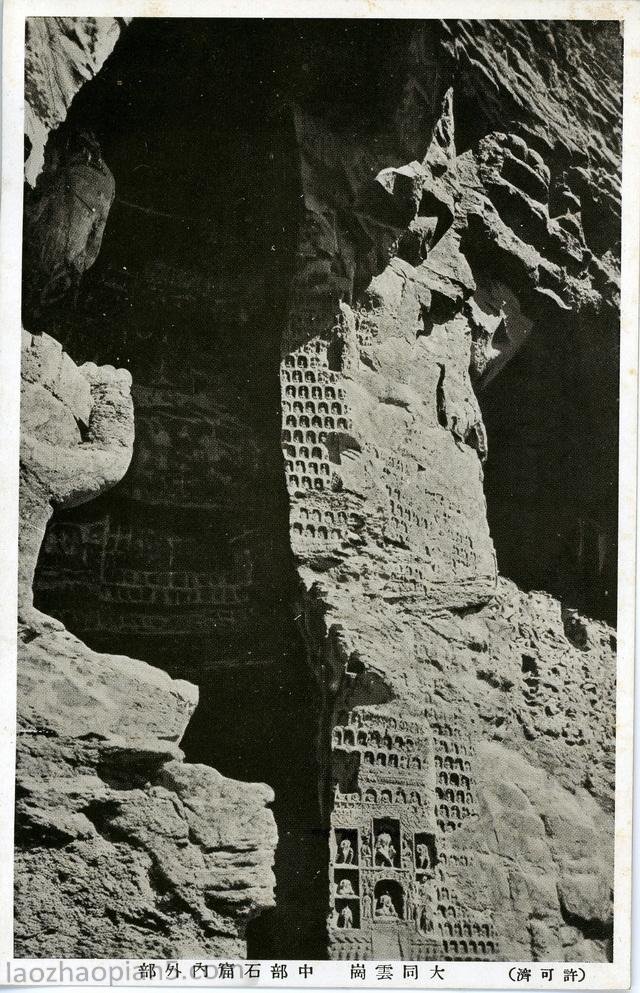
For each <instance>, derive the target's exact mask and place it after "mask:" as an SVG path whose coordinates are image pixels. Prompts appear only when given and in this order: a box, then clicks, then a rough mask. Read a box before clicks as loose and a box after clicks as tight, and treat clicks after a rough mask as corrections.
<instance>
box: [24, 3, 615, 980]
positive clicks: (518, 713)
mask: <svg viewBox="0 0 640 993" xmlns="http://www.w3.org/2000/svg"><path fill="white" fill-rule="evenodd" d="M109 52H111V54H110V55H109ZM107 56H108V57H107ZM105 60H106V61H105ZM26 65H27V80H26V95H27V104H28V113H27V116H26V122H27V131H28V133H27V139H28V140H27V152H28V153H29V158H28V160H27V185H26V186H25V248H24V260H25V261H24V295H23V296H24V325H25V328H26V329H27V331H26V332H25V335H24V350H23V382H24V400H23V422H22V438H23V457H22V529H21V566H20V579H21V657H20V660H19V667H18V679H19V723H20V732H21V733H20V734H19V738H18V773H17V778H18V783H17V791H18V792H17V823H16V831H17V834H16V908H15V914H16V954H17V955H20V956H23V955H38V954H40V955H49V956H58V955H66V956H73V957H81V956H101V955H104V956H118V955H127V956H138V955H152V954H153V955H158V956H177V955H183V956H194V957H200V956H206V955H226V956H244V955H246V954H249V955H251V956H253V957H264V958H268V957H274V956H280V957H288V958H300V957H318V958H324V957H327V956H328V957H331V958H353V959H356V958H357V959H370V958H374V959H387V960H394V959H403V958H404V959H411V960H420V959H428V960H433V959H440V960H442V959H445V960H452V959H469V960H501V959H512V960H527V959H542V960H552V961H558V960H560V961H562V960H571V961H606V960H607V959H608V958H609V957H610V955H611V939H612V926H613V925H612V921H613V917H612V882H613V781H614V744H615V740H614V728H615V714H614V688H615V659H616V654H615V653H616V642H615V634H614V632H613V630H612V628H611V627H609V626H608V625H609V624H611V623H614V622H615V612H616V585H615V584H616V551H617V549H616V533H617V525H616V504H617V447H618V438H617V397H618V393H617V391H618V387H617V383H618V341H619V293H618V285H619V262H620V232H619V227H620V140H621V133H620V131H621V101H622V95H621V94H622V83H621V68H622V49H621V38H620V34H619V28H618V25H617V24H614V23H608V22H586V21H585V22H535V21H527V22H515V21H513V22H510V21H500V22H490V21H485V22H480V21H423V22H419V23H418V22H411V21H393V20H391V21H376V20H367V21H358V22H351V21H340V22H338V21H317V22H315V21H301V22H293V21H274V22H265V21H251V22H246V21H245V22H242V21H233V20H229V21H216V20H197V21H186V20H180V19H172V20H163V19H153V20H145V19H135V20H133V21H132V22H131V23H126V22H125V21H118V22H116V21H114V20H112V19H90V18H85V19H73V18H47V19H35V20H33V21H31V22H30V23H29V29H28V32H27V62H26ZM54 79H55V81H56V85H55V86H50V85H47V81H48V80H54ZM40 166H42V168H41V169H40ZM69 355H70V356H72V358H73V361H72V359H70V358H69ZM75 363H83V364H80V365H76V364H75ZM116 367H117V368H120V367H122V368H121V369H120V371H116ZM123 370H128V371H123ZM129 374H130V375H129ZM131 380H132V381H131ZM134 426H135V427H134ZM134 434H135V439H134ZM129 463H130V464H129ZM52 514H53V516H52ZM41 544H42V549H41V548H40V546H41ZM36 563H37V566H36ZM34 574H35V576H34ZM516 584H517V585H516ZM540 591H544V592H540ZM48 615H51V616H48ZM583 615H588V616H589V617H590V618H594V619H587V616H583ZM53 618H56V619H57V620H54V619H53ZM62 624H64V625H66V628H65V627H63V626H62ZM71 632H73V634H72V633H71ZM79 638H81V639H82V641H80V640H79ZM99 653H106V654H99ZM136 659H143V660H145V661H136ZM185 679H189V680H191V681H192V682H190V683H187V682H185ZM192 683H195V684H197V687H198V689H196V687H195V686H194V685H192ZM198 691H199V702H197V701H198ZM196 704H197V706H196ZM185 758H186V761H185ZM215 770H219V771H215ZM227 777H231V778H227ZM238 780H243V782H239V781H238ZM256 783H261V784H268V785H256ZM269 807H270V809H268V808H269ZM274 821H275V823H274ZM276 825H277V845H276ZM272 867H273V873H274V874H275V895H274V889H273V882H274V875H273V874H272Z"/></svg>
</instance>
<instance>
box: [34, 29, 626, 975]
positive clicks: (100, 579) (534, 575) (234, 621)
mask: <svg viewBox="0 0 640 993" xmlns="http://www.w3.org/2000/svg"><path fill="white" fill-rule="evenodd" d="M247 23H250V25H251V27H250V29H248V28H247ZM302 23H303V24H304V27H303V28H302V29H301V28H300V22H298V23H297V24H296V25H293V23H292V22H290V21H282V22H265V21H258V20H256V21H251V22H238V21H233V20H229V21H212V20H203V21H195V22H194V21H182V20H179V19H178V20H171V21H167V20H163V19H149V20H144V19H139V20H136V21H134V22H133V24H132V25H131V26H130V27H129V28H128V30H127V31H126V32H125V33H124V35H123V37H122V40H121V41H120V42H119V43H118V45H117V46H116V49H115V51H114V53H113V55H112V56H111V58H110V59H109V60H108V62H107V63H106V65H105V67H104V69H103V70H102V71H101V72H100V73H99V75H98V76H97V77H96V78H95V79H94V80H93V81H91V82H89V83H88V84H87V85H85V86H84V87H83V88H82V89H81V90H80V92H79V94H78V96H77V97H76V99H75V101H74V103H73V105H72V107H71V110H70V113H69V117H68V120H67V122H66V123H65V125H64V126H63V127H62V128H61V129H60V130H59V132H58V133H57V134H56V135H54V136H52V139H51V142H52V147H53V146H55V143H56V142H64V141H65V139H66V136H67V135H69V134H72V133H77V132H78V131H91V132H92V133H93V134H95V136H96V138H97V141H98V143H99V144H100V147H101V149H102V154H103V156H104V160H105V162H106V163H107V165H108V166H109V169H110V170H111V171H112V173H113V175H114V177H115V184H116V198H115V201H114V204H113V207H112V209H111V213H110V215H109V220H108V223H107V226H106V230H105V234H104V239H103V242H102V247H101V251H100V254H99V256H98V259H97V262H96V263H95V265H94V267H93V268H92V269H90V270H89V271H88V272H87V273H86V275H85V277H84V278H83V281H82V284H81V287H80V290H79V291H78V292H76V293H75V295H74V296H73V299H70V298H69V297H67V298H64V299H63V300H61V301H59V302H58V303H54V304H52V305H51V306H49V307H48V308H47V309H45V310H44V311H41V312H35V311H34V312H30V311H29V309H28V303H27V308H26V310H25V326H27V327H28V328H29V329H30V330H32V331H37V330H45V331H47V332H48V333H50V334H52V335H53V336H54V337H56V338H57V339H58V340H59V341H60V342H62V344H63V347H64V348H65V349H66V350H67V351H68V352H69V353H70V354H71V355H72V356H73V358H74V360H75V361H76V362H78V363H81V362H83V361H88V360H90V361H94V362H97V363H111V364H114V365H119V366H125V367H126V368H128V369H129V370H130V371H131V373H132V375H133V380H134V387H133V396H134V404H135V410H136V444H135V449H134V458H133V462H132V465H131V468H130V470H129V472H128V473H127V475H126V477H125V479H124V480H123V481H122V483H120V484H119V485H118V486H117V487H116V488H115V489H114V490H113V491H111V492H109V493H108V494H106V495H104V496H103V497H101V498H100V499H98V500H96V501H95V502H93V503H91V504H88V505H85V506H83V507H80V508H77V509H76V510H73V511H66V512H60V513H56V515H55V517H54V520H53V522H52V525H51V527H50V528H49V532H48V536H47V539H46V541H45V545H44V548H43V553H42V556H41V560H40V564H39V568H38V573H37V577H36V590H35V594H36V604H37V606H38V607H39V608H40V609H42V610H44V611H46V612H47V613H51V614H53V615H54V616H58V617H60V618H61V619H62V620H63V621H64V622H65V623H66V624H67V626H68V627H69V629H70V630H71V631H73V633H74V634H77V635H78V636H79V637H81V638H82V639H83V640H84V641H85V642H86V643H87V644H88V645H90V647H92V648H94V649H96V650H99V651H108V652H113V653H122V654H127V655H130V656H133V657H138V658H141V659H144V660H146V661H148V662H150V663H151V664H153V665H160V666H162V667H163V668H165V669H166V670H167V671H168V672H169V673H170V674H171V675H173V676H177V677H182V678H186V679H190V680H192V681H193V682H195V683H196V684H197V685H198V686H199V688H200V704H199V706H198V708H197V710H196V712H195V715H194V717H193V719H192V721H191V724H190V726H189V728H188V731H187V733H186V735H185V738H184V741H183V747H184V750H185V753H186V757H187V759H188V760H189V761H192V762H203V763H206V764H209V765H213V766H214V767H215V768H217V769H218V770H219V771H220V772H221V773H223V774H224V775H228V776H231V777H233V778H238V779H242V780H249V781H264V782H266V783H268V784H269V785H270V786H271V787H272V788H273V789H274V790H275V794H276V799H275V802H274V805H273V810H274V815H275V818H276V822H277V824H278V832H279V839H280V840H279V844H278V849H277V854H276V879H277V891H276V899H277V908H276V909H274V910H272V911H268V912H266V913H264V914H262V915H261V916H260V917H259V918H258V919H257V920H256V921H254V922H252V924H251V925H250V927H249V932H248V940H249V945H248V950H249V955H250V956H254V957H257V958H266V959H268V958H272V957H277V956H283V955H284V956H286V957H287V958H302V957H312V958H313V957H315V958H322V957H325V955H326V936H325V930H324V922H325V916H326V906H325V904H326V892H325V891H326V877H325V873H326V858H327V856H326V831H325V830H324V828H321V829H319V828H318V825H319V824H321V815H320V812H319V806H318V798H317V785H318V780H319V770H318V768H317V766H318V756H317V740H316V739H317V734H318V720H319V716H320V701H319V698H318V690H317V687H316V685H315V683H314V681H313V679H312V678H311V675H310V673H309V671H308V669H307V667H306V665H305V662H304V658H305V649H304V646H303V644H302V641H301V639H300V636H299V634H298V632H297V629H296V627H295V624H294V620H293V613H294V611H293V610H292V605H293V604H294V603H295V600H296V574H295V570H294V564H293V561H292V557H291V551H290V544H289V531H288V501H287V494H286V490H285V482H284V472H283V467H282V453H281V449H280V400H279V382H278V367H279V361H280V347H281V346H280V341H281V330H282V325H283V321H284V320H285V312H286V302H287V290H288V286H289V281H290V278H291V271H292V266H293V253H294V249H295V240H296V232H297V224H298V219H299V210H300V193H299V177H298V174H297V166H296V156H295V136H294V133H293V128H292V123H291V114H290V98H291V94H292V93H293V94H295V98H296V100H299V101H301V102H303V103H304V104H305V106H306V107H307V108H308V109H310V110H311V112H316V113H318V114H319V115H323V116H324V117H325V119H327V120H328V121H329V123H330V125H331V126H332V127H335V128H342V129H347V130H351V131H353V133H354V134H356V135H357V132H358V130H359V129H362V130H363V131H366V130H367V128H370V127H371V126H372V121H375V127H376V128H377V129H378V130H383V128H384V122H385V115H386V108H387V107H391V106H392V105H393V103H394V100H395V97H396V94H397V91H398V89H399V88H400V87H401V85H402V79H401V78H400V77H399V75H398V73H397V71H396V69H395V65H397V62H398V60H397V51H398V48H399V47H403V46H405V45H406V43H407V37H408V35H407V32H408V31H409V24H408V23H407V24H405V23H403V22H401V21H399V22H391V24H392V27H391V28H390V27H389V22H387V24H386V25H385V32H384V33H382V32H381V30H380V25H379V23H378V22H376V21H369V22H367V23H356V22H351V23H349V24H348V25H345V24H344V23H340V24H339V26H336V24H335V22H330V21H325V22H318V21H310V22H302ZM337 32H339V42H337V41H336V33H337ZM320 64H321V65H322V66H323V70H322V72H319V71H318V70H317V66H318V65H320ZM363 94H366V100H364V99H363ZM555 330H556V334H553V333H552V331H551V330H546V329H543V328H540V329H537V333H536V335H535V340H532V341H530V343H529V345H528V347H527V348H525V349H523V351H522V352H521V353H520V355H519V356H518V357H517V358H516V359H515V360H514V361H513V362H512V363H511V365H510V366H509V367H508V368H507V369H506V370H505V371H504V372H503V373H502V375H501V376H500V377H498V378H497V379H496V380H495V381H494V382H493V383H492V384H491V387H490V389H488V390H487V391H486V392H485V394H483V396H482V397H481V403H482V408H483V414H484V417H485V420H486V424H487V430H488V434H489V441H490V457H489V461H488V463H487V466H486V472H485V480H486V484H485V490H486V495H487V503H488V513H489V522H490V527H491V532H492V534H493V537H494V541H495V543H496V547H497V553H498V561H499V565H500V568H501V571H502V572H503V573H504V574H506V575H508V576H509V577H510V578H513V579H514V580H515V581H516V582H518V583H520V584H521V585H523V586H524V587H525V588H527V589H531V588H542V589H546V590H548V591H549V592H551V593H554V594H555V595H557V596H559V597H561V598H564V597H567V598H568V600H569V601H570V603H571V605H574V604H575V605H576V606H578V607H580V608H582V609H584V610H586V611H587V612H589V613H591V614H592V615H593V616H596V617H605V618H606V619H608V620H610V621H611V620H613V621H615V523H613V522H614V521H615V502H616V496H615V484H616V480H617V467H616V465H615V459H616V454H617V453H616V450H615V448H614V447H612V446H611V443H610V439H609V438H608V437H607V436H606V434H605V433H603V432H602V431H599V428H598V425H599V424H600V423H602V422H603V421H604V420H605V418H603V416H602V406H601V401H600V399H599V398H598V396H585V391H584V388H583V387H582V385H581V382H582V381H581V370H580V369H579V368H578V365H577V363H576V362H575V361H573V359H572V356H573V355H574V354H575V353H576V350H577V344H578V342H579V341H580V342H585V341H586V342H587V343H588V344H589V348H588V349H586V350H585V349H583V350H582V352H581V354H585V355H586V356H587V358H586V359H584V360H583V361H585V362H586V361H589V362H592V363H593V368H591V369H589V370H586V373H587V381H590V382H593V381H595V380H597V377H598V374H599V373H598V368H597V338H598V328H597V326H595V325H594V326H591V327H587V326H581V327H580V328H576V329H574V331H573V333H572V335H570V336H569V339H568V340H566V341H565V342H564V343H563V345H562V350H563V352H562V354H560V352H559V351H558V338H559V337H560V336H559V335H558V334H557V329H555ZM565 360H566V361H565ZM563 362H564V365H563ZM561 370H562V371H561ZM582 371H584V370H582ZM616 375H617V374H616ZM602 389H603V394H602V395H603V396H604V395H605V394H606V396H607V397H608V401H607V402H608V403H611V397H612V396H613V397H615V396H616V395H617V382H616V383H615V384H611V383H604V382H603V387H602ZM550 397H552V398H553V402H550V399H549V398H550ZM505 412H506V413H505ZM608 413H609V411H607V418H608ZM616 416H617V415H616ZM585 417H588V420H587V421H585ZM616 423H617V422H616ZM523 432H524V434H525V436H526V438H527V440H526V442H525V443H524V444H523V443H522V437H523ZM594 438H595V439H596V443H595V444H594V443H592V444H590V445H589V446H587V439H591V440H592V441H593V439H594ZM560 445H562V446H564V447H563V449H562V452H559V446H560ZM585 479H588V480H589V485H588V486H585ZM602 494H605V496H604V497H602ZM612 508H613V513H614V516H613V517H612V516H611V513H612ZM578 510H579V511H580V512H579V513H578ZM577 520H579V521H582V522H583V524H581V525H580V527H581V528H582V530H581V531H580V534H579V535H577V536H575V535H574V533H573V532H574V531H575V528H576V521H577ZM602 521H607V522H608V528H609V531H608V535H609V537H608V538H607V539H606V540H607V541H609V544H608V545H607V544H606V541H605V544H603V540H604V539H603V538H602V537H601V531H598V530H597V528H598V527H601V522H602ZM589 528H591V531H589V534H590V535H591V533H592V531H593V529H594V528H595V529H596V531H595V532H594V533H595V535H596V537H595V538H593V537H587V538H585V537H584V535H585V533H587V531H588V529H589ZM601 530H602V527H601ZM594 542H595V544H594ZM612 542H613V544H611V543H612ZM587 546H588V548H587ZM605 546H606V547H605ZM578 547H579V548H580V549H581V551H580V555H579V556H578V557H577V558H576V555H577V553H576V548H578ZM585 549H586V550H585ZM594 556H595V560H594ZM574 560H575V561H574ZM596 560H597V561H596Z"/></svg>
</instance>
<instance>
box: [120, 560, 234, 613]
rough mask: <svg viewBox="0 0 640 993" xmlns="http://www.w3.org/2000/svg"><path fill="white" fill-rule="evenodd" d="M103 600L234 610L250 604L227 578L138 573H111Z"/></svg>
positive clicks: (200, 573)
mask: <svg viewBox="0 0 640 993" xmlns="http://www.w3.org/2000/svg"><path fill="white" fill-rule="evenodd" d="M101 599H103V600H108V601H110V602H113V603H145V604H155V605H159V606H166V607H169V606H206V607H209V606H211V607H220V608H222V609H225V608H228V609H231V610H233V609H234V608H237V607H240V606H243V605H246V604H247V603H248V602H249V596H248V593H247V590H246V587H245V586H244V585H243V584H240V583H234V582H228V581H227V580H226V579H225V577H224V575H212V574H211V573H205V572H187V571H171V572H156V571H151V570H139V569H117V570H113V571H112V572H110V573H109V574H108V575H107V576H105V578H104V580H103V582H102V584H101Z"/></svg>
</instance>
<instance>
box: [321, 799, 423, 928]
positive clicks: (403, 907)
mask: <svg viewBox="0 0 640 993" xmlns="http://www.w3.org/2000/svg"><path fill="white" fill-rule="evenodd" d="M332 821H333V827H332V833H331V839H330V870H329V871H330V889H331V899H330V904H331V911H330V915H329V921H328V924H329V928H330V930H335V931H353V930H355V931H357V930H361V929H367V928H375V927H377V926H381V927H383V926H397V927H402V928H405V929H409V930H413V931H415V932H418V933H420V934H424V935H427V934H434V919H433V918H434V909H435V907H434V893H433V889H434V885H435V884H434V880H435V865H436V863H437V852H436V839H435V834H434V833H433V832H429V831H426V830H424V829H423V826H422V824H421V820H420V810H419V809H418V810H416V809H415V808H414V809H411V808H405V810H403V811H402V813H401V814H398V810H397V808H393V807H391V808H390V807H388V806H386V805H379V806H378V807H376V808H375V809H374V810H372V811H370V810H367V808H366V807H364V806H360V807H354V806H353V805H351V804H349V805H347V806H346V807H343V806H342V805H339V806H337V807H336V808H334V813H333V817H332Z"/></svg>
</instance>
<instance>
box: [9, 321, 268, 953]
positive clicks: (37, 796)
mask: <svg viewBox="0 0 640 993" xmlns="http://www.w3.org/2000/svg"><path fill="white" fill-rule="evenodd" d="M22 377H23V399H22V449H21V530H20V585H19V619H20V625H19V658H18V749H17V778H16V856H15V950H16V955H18V956H20V957H30V956H31V957H34V958H38V957H56V956H64V957H67V958H83V957H89V958H96V957H98V958H99V957H105V958H118V957H128V956H130V955H131V954H133V953H134V952H135V954H137V955H149V956H158V957H175V956H183V957H189V956H200V955H205V954H210V955H224V956H230V957H234V956H241V955H243V954H244V950H245V943H244V929H245V926H246V924H247V922H248V921H249V920H250V919H251V917H252V916H253V915H254V914H255V913H256V912H257V911H258V910H259V909H262V908H264V907H267V906H270V905H271V904H272V902H273V874H272V871H271V864H272V860H273V852H274V848H275V844H276V837H277V836H276V830H275V824H274V820H273V816H272V814H271V812H270V810H269V809H268V804H269V803H270V802H271V801H272V799H273V793H272V791H271V789H270V788H269V787H267V786H264V785H262V784H250V783H238V782H235V781H234V780H231V779H227V778H225V777H224V776H221V775H220V774H219V773H218V772H216V771H215V770H214V769H211V768H209V767H207V766H203V765H189V764H186V763H184V762H183V761H182V760H183V754H182V752H181V750H180V748H179V742H180V739H181V737H182V735H183V733H184V731H185V728H186V726H187V724H188V722H189V719H190V717H191V715H192V713H193V711H194V709H195V707H196V705H197V699H198V691H197V689H196V687H194V686H193V685H191V684H190V683H187V682H185V681H184V680H174V679H171V678H170V677H169V676H168V675H167V674H166V673H164V672H162V671H160V670H158V669H155V668H153V667H152V666H150V665H148V664H147V663H145V662H140V661H137V660H135V659H130V658H126V657H124V656H116V655H99V654H97V653H96V652H93V651H91V650H90V649H89V648H87V646H86V645H84V644H83V643H82V642H81V641H79V640H78V639H77V638H75V637H74V636H73V635H72V634H70V633H69V632H68V631H66V629H65V628H64V627H63V625H62V624H60V623H59V622H58V621H55V620H54V619H53V618H49V617H47V616H45V615H43V614H42V613H40V612H39V611H37V610H35V609H34V608H33V604H32V589H31V583H32V579H33V571H34V569H35V563H36V560H37V556H38V553H39V550H40V544H41V541H42V537H43V534H44V529H45V527H46V523H47V520H48V519H49V517H50V515H51V513H52V508H53V506H69V505H73V504H77V503H82V502H84V501H86V500H90V499H92V498H94V497H95V496H97V495H98V494H99V493H101V492H103V491H104V490H105V489H107V488H108V487H110V486H112V485H114V483H116V482H117V481H118V480H119V479H120V478H121V476H122V475H123V474H124V472H125V471H126V468H127V466H128V464H129V461H130V459H131V452H132V445H133V433H134V430H133V407H132V403H131V396H130V386H131V377H130V375H129V373H128V372H126V371H124V370H116V369H114V368H112V367H110V366H102V367H97V366H95V365H93V364H91V363H87V364H86V365H84V366H81V367H80V368H78V367H77V366H76V365H75V364H74V363H73V362H72V360H71V359H70V358H69V357H68V355H66V353H64V352H63V351H62V349H61V347H60V345H59V344H58V343H57V342H56V341H55V340H54V339H52V338H50V337H49V336H47V335H41V336H32V335H30V334H28V333H25V334H24V336H23V361H22Z"/></svg>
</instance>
